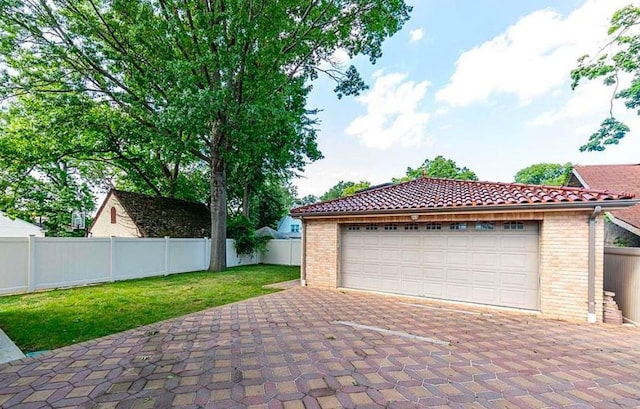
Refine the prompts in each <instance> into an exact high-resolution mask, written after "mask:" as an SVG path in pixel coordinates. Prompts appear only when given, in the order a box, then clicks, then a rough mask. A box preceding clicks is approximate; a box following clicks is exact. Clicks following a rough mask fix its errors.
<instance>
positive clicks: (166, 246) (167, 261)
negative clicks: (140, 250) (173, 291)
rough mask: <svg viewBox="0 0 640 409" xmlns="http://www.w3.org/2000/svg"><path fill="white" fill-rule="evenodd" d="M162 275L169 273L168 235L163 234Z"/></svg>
mask: <svg viewBox="0 0 640 409" xmlns="http://www.w3.org/2000/svg"><path fill="white" fill-rule="evenodd" d="M164 275H165V276H167V275H169V236H164Z"/></svg>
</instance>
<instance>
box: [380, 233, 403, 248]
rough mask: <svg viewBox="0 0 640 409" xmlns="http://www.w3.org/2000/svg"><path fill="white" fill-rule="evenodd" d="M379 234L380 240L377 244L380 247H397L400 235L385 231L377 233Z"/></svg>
mask: <svg viewBox="0 0 640 409" xmlns="http://www.w3.org/2000/svg"><path fill="white" fill-rule="evenodd" d="M378 234H379V235H380V241H379V242H378V244H379V245H380V246H381V247H396V248H397V247H398V243H400V241H399V240H400V237H399V236H397V235H395V234H391V233H386V232H381V233H378Z"/></svg>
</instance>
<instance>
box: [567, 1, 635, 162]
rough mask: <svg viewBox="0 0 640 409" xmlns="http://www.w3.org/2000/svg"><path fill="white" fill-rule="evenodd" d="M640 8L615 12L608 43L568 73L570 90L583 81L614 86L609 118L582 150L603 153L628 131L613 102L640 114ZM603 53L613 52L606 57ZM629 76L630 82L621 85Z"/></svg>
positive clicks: (582, 59) (587, 56) (583, 58)
mask: <svg viewBox="0 0 640 409" xmlns="http://www.w3.org/2000/svg"><path fill="white" fill-rule="evenodd" d="M639 28H640V7H636V6H632V5H629V6H627V7H624V8H622V9H620V10H618V11H616V12H615V13H614V15H613V17H612V18H611V25H610V27H609V32H608V33H609V35H610V37H611V38H610V42H609V44H608V45H607V46H606V47H603V48H601V50H600V51H599V52H598V53H596V54H595V55H593V56H590V55H585V56H583V57H581V58H580V59H579V60H578V63H579V64H578V67H577V68H576V69H574V70H573V71H571V79H572V84H571V87H572V89H575V88H576V87H577V86H578V85H579V84H580V82H581V81H583V80H585V79H586V80H593V79H596V78H601V79H602V80H603V82H604V84H605V85H608V86H611V87H613V90H612V96H611V105H610V106H611V108H610V110H609V117H607V118H605V119H604V120H603V121H602V124H601V125H600V129H599V130H598V131H596V132H594V133H593V134H592V135H591V136H590V137H589V140H588V141H587V143H586V144H584V145H582V146H581V147H580V150H581V151H603V150H605V149H606V147H607V146H608V145H617V144H618V143H619V142H620V140H621V139H622V138H624V136H625V135H626V134H627V133H628V132H629V127H628V126H627V125H626V124H624V123H623V122H621V121H619V120H618V119H616V117H615V115H614V113H613V102H614V100H616V99H619V100H622V101H623V102H624V104H625V106H626V107H627V108H630V109H635V110H636V112H637V113H639V114H640V110H639V108H640V29H639ZM605 50H614V51H613V53H611V54H608V53H606V52H605ZM628 76H630V77H631V81H630V82H629V83H626V82H625V81H626V80H623V81H622V82H621V78H620V77H623V78H626V77H628Z"/></svg>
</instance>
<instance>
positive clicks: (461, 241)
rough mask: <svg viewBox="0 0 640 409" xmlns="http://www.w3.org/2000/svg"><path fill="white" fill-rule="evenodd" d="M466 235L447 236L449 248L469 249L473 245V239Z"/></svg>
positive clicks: (461, 233) (458, 233) (457, 233)
mask: <svg viewBox="0 0 640 409" xmlns="http://www.w3.org/2000/svg"><path fill="white" fill-rule="evenodd" d="M464 234H465V233H464V232H455V233H454V235H451V236H445V237H446V245H447V248H463V249H468V248H469V247H470V245H471V237H469V236H467V235H464Z"/></svg>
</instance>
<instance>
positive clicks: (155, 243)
mask: <svg viewBox="0 0 640 409" xmlns="http://www.w3.org/2000/svg"><path fill="white" fill-rule="evenodd" d="M268 248H269V252H268V253H266V254H265V255H264V256H259V255H258V254H256V253H254V254H252V255H249V256H246V255H245V256H238V254H236V250H235V242H234V240H231V239H228V240H227V242H226V249H227V266H228V267H234V266H242V265H249V264H257V263H259V262H261V260H260V259H261V258H262V262H264V263H269V264H282V265H300V240H272V241H271V242H269V245H268ZM210 254H211V240H210V239H204V238H203V239H171V238H151V239H149V238H144V239H143V238H127V237H112V238H106V237H100V238H85V237H83V238H61V237H8V238H0V294H14V293H21V292H30V291H34V290H43V289H50V288H57V287H68V286H74V285H83V284H93V283H100V282H108V281H115V280H126V279H130V278H141V277H149V276H157V275H164V274H171V273H179V272H187V271H197V270H204V269H206V268H207V267H208V266H209V258H210Z"/></svg>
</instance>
